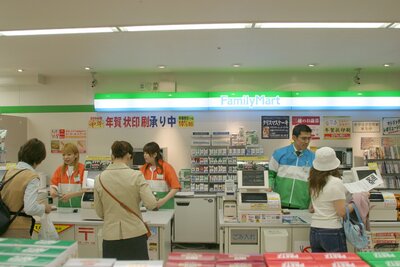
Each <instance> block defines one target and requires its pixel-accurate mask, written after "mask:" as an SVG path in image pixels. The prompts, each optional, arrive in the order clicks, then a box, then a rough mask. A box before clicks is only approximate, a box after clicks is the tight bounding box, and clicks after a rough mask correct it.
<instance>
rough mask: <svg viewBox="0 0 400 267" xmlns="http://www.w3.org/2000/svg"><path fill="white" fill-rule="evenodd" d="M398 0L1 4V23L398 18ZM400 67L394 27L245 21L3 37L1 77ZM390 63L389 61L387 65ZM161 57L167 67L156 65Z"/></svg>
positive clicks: (47, 0) (9, 26) (11, 0)
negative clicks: (265, 25)
mask: <svg viewBox="0 0 400 267" xmlns="http://www.w3.org/2000/svg"><path fill="white" fill-rule="evenodd" d="M399 10H400V1H398V0H391V1H389V0H380V1H376V0H357V1H351V0H335V1H321V0H302V1H299V0H292V1H288V0H281V1H275V0H274V1H272V0H251V1H245V0H199V1H194V0H115V1H109V0H84V1H82V0H68V1H56V0H40V1H16V0H2V1H1V2H0V31H1V30H3V31H4V30H18V29H49V28H73V27H95V26H96V27H98V26H127V25H130V26H133V25H154V24H188V23H227V22H253V23H254V22H400V12H399ZM235 63H239V64H241V65H242V67H241V68H240V69H237V70H235V71H258V70H260V71H264V70H265V71H268V70H305V69H307V68H308V67H307V65H308V64H309V63H317V67H316V69H317V70H343V69H345V70H354V69H355V68H363V69H373V70H383V71H388V70H393V69H397V70H399V69H400V29H358V30H354V29H243V30H198V31H169V32H132V33H129V32H127V33H124V32H118V33H98V34H76V35H55V36H25V37H5V36H0V75H3V76H4V75H14V74H16V70H17V69H19V68H21V69H24V70H25V72H24V74H25V75H26V74H27V73H33V74H38V73H40V74H43V75H46V76H51V75H63V76H64V75H65V76H70V75H87V71H86V72H85V70H84V67H85V66H91V67H93V68H94V69H93V71H96V72H102V73H109V72H110V73H113V72H127V73H130V72H132V73H134V72H160V71H168V72H181V71H219V70H221V71H227V70H232V64H235ZM384 63H391V64H393V66H392V67H391V68H384V67H383V66H382V65H383V64H384ZM158 65H166V66H167V68H166V69H163V70H160V69H158V68H157V66H158Z"/></svg>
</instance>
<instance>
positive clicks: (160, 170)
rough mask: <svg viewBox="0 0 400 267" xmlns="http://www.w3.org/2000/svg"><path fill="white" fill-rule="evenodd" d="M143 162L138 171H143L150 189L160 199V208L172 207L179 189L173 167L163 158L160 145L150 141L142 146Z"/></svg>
mask: <svg viewBox="0 0 400 267" xmlns="http://www.w3.org/2000/svg"><path fill="white" fill-rule="evenodd" d="M143 152H144V160H145V161H146V164H144V165H143V166H142V167H141V168H140V171H141V172H142V173H143V175H144V177H145V178H146V180H147V182H148V183H149V185H150V187H151V189H152V191H153V192H154V193H155V195H156V197H157V198H158V199H159V200H160V201H159V203H160V206H161V209H173V208H174V199H173V198H174V196H175V194H176V193H177V192H178V191H179V190H180V189H181V185H180V183H179V180H178V176H177V175H176V172H175V170H174V168H173V167H172V166H171V165H170V164H168V163H167V162H166V161H164V160H163V157H162V154H161V151H160V146H159V145H158V144H157V143H155V142H150V143H148V144H146V145H145V146H144V147H143Z"/></svg>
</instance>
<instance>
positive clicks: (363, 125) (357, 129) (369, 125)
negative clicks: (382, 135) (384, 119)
mask: <svg viewBox="0 0 400 267" xmlns="http://www.w3.org/2000/svg"><path fill="white" fill-rule="evenodd" d="M380 131H381V123H380V122H379V121H353V133H379V132H380Z"/></svg>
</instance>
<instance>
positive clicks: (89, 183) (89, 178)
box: [82, 171, 102, 189]
mask: <svg viewBox="0 0 400 267" xmlns="http://www.w3.org/2000/svg"><path fill="white" fill-rule="evenodd" d="M101 172H102V171H85V172H84V173H83V183H82V188H84V189H92V188H94V180H95V178H96V176H97V175H99V174H100V173H101Z"/></svg>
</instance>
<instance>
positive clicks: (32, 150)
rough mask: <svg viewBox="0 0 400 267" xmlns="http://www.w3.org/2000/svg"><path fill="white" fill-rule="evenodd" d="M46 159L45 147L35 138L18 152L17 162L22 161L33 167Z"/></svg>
mask: <svg viewBox="0 0 400 267" xmlns="http://www.w3.org/2000/svg"><path fill="white" fill-rule="evenodd" d="M45 158H46V147H45V146H44V144H43V142H42V141H40V140H39V139H37V138H32V139H30V140H28V142H26V143H25V144H23V145H22V146H21V148H20V149H19V151H18V161H23V162H25V163H28V164H29V165H31V166H33V165H34V164H35V163H36V165H39V164H40V163H41V162H42V161H43V160H44V159H45Z"/></svg>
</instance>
